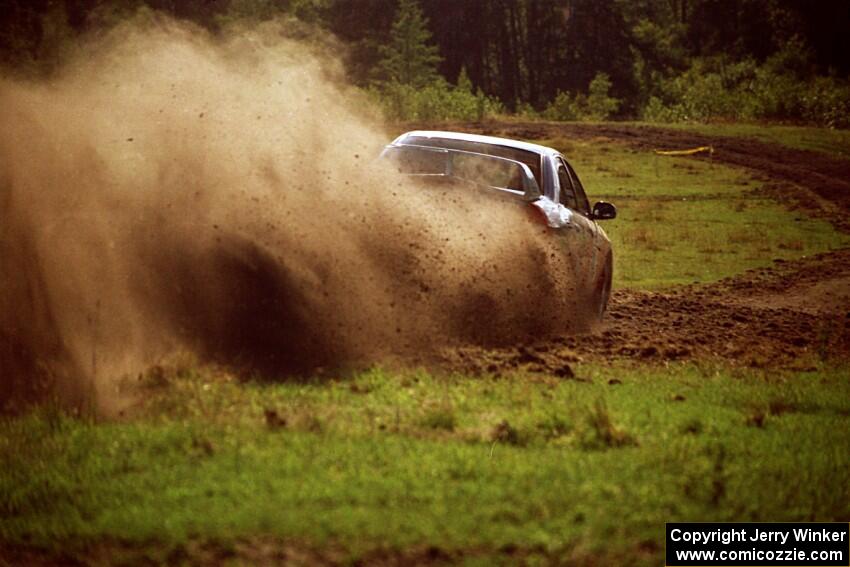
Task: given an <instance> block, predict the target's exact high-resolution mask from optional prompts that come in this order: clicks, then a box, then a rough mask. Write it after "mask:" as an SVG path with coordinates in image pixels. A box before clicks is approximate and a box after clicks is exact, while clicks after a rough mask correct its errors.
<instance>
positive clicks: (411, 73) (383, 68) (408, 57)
mask: <svg viewBox="0 0 850 567" xmlns="http://www.w3.org/2000/svg"><path fill="white" fill-rule="evenodd" d="M430 41H431V32H430V31H429V30H428V20H427V19H426V18H425V16H424V15H423V14H422V9H421V8H420V7H419V4H418V2H417V1H416V0H400V2H399V5H398V11H397V12H396V18H395V21H394V22H393V25H392V30H391V31H390V43H389V45H386V46H383V47H382V48H381V56H382V59H381V61H380V63H379V64H378V71H379V73H380V75H381V78H382V79H383V80H385V81H387V82H391V83H397V84H401V85H408V86H411V87H415V88H419V87H423V86H425V85H428V84H430V83H433V82H434V80H435V79H436V78H437V64H438V63H439V62H440V56H439V54H438V50H437V47H436V46H434V45H430V43H429V42H430Z"/></svg>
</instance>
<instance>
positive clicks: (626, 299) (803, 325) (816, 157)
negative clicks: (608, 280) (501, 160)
mask: <svg viewBox="0 0 850 567" xmlns="http://www.w3.org/2000/svg"><path fill="white" fill-rule="evenodd" d="M443 128H446V129H450V128H455V129H458V130H465V131H471V132H478V133H484V134H489V135H497V136H505V137H512V138H524V139H546V138H555V137H560V138H567V139H569V138H594V139H600V140H604V139H610V140H616V141H618V142H625V143H627V144H630V145H632V146H635V147H638V148H642V149H647V150H650V149H654V148H665V149H683V148H688V147H694V146H703V145H712V146H713V147H714V148H715V153H714V156H713V159H715V160H717V161H719V162H722V163H727V164H729V165H733V166H737V167H746V168H749V169H751V170H753V171H755V172H756V174H757V175H759V176H760V177H761V178H762V179H764V180H765V181H768V183H767V185H766V186H765V187H766V188H765V189H764V191H765V193H766V194H767V195H769V196H771V197H773V198H776V199H778V200H779V201H780V202H782V203H784V204H786V205H787V206H790V207H792V208H795V209H803V210H804V211H805V212H807V213H809V214H813V215H816V216H820V217H823V218H826V219H827V220H829V221H830V222H832V223H833V224H834V226H836V228H838V229H839V230H844V231H847V230H850V215H848V212H850V181H848V180H850V175H848V174H850V162H848V161H846V160H842V159H839V158H834V157H831V156H828V155H825V154H820V153H817V152H811V151H804V150H795V149H789V148H786V147H782V146H778V145H773V144H767V143H764V142H760V141H757V140H753V139H748V138H730V137H723V138H716V137H707V136H702V135H699V134H694V133H690V132H680V131H676V130H667V129H663V128H655V127H648V126H625V125H623V126H620V125H584V124H566V125H565V124H551V123H497V124H457V125H451V126H449V127H446V126H443ZM703 159H705V158H703ZM848 354H850V250H839V251H835V252H831V253H826V254H821V255H818V256H815V257H810V258H804V259H801V260H798V261H794V262H786V261H782V260H777V261H776V262H775V264H774V265H773V266H772V267H769V268H766V269H760V270H751V271H748V272H745V273H743V274H740V275H738V276H735V277H732V278H728V279H725V280H722V281H719V282H716V283H712V284H707V285H692V286H685V287H680V288H674V289H672V290H669V291H664V292H650V291H637V290H615V291H614V293H613V296H612V299H611V303H610V305H609V312H608V314H607V316H606V321H605V323H604V324H603V325H602V327H601V328H600V329H599V330H598V331H597V332H595V333H593V334H589V335H579V336H562V337H557V338H555V339H554V340H547V341H543V342H539V343H533V342H532V343H529V344H525V345H522V346H519V347H514V348H508V349H499V350H495V351H494V350H492V349H491V350H484V349H476V348H472V349H462V350H453V351H451V352H448V353H446V355H445V360H444V363H445V364H447V365H448V366H449V367H450V368H456V369H460V370H463V371H467V372H479V373H493V374H498V373H501V372H510V371H515V370H522V371H530V372H538V371H539V372H545V373H549V374H555V375H556V376H561V377H564V378H571V377H572V376H573V375H572V372H571V370H570V368H569V364H570V363H571V362H574V361H575V360H577V359H586V360H597V361H605V360H611V359H614V358H628V359H636V360H642V361H643V360H645V361H659V362H663V361H671V360H687V359H695V358H699V359H706V358H708V359H717V360H723V361H726V362H729V363H732V364H738V365H745V366H755V367H765V366H767V367H790V368H798V369H801V368H808V367H812V365H814V364H815V363H817V361H819V360H825V359H839V360H847V357H848Z"/></svg>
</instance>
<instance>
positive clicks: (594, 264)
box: [564, 160, 605, 276]
mask: <svg viewBox="0 0 850 567" xmlns="http://www.w3.org/2000/svg"><path fill="white" fill-rule="evenodd" d="M564 163H565V164H566V166H567V172H568V173H569V174H570V180H571V181H572V182H573V190H574V191H575V194H576V200H577V201H578V206H579V212H580V214H581V215H582V217H583V218H584V220H585V221H586V222H587V224H588V226H589V227H590V232H591V234H592V235H593V238H592V242H593V246H592V248H591V266H590V272H589V273H590V275H591V276H592V275H593V274H596V273H597V272H598V270H599V262H600V261H601V260H602V257H603V250H602V249H603V241H604V240H605V239H604V237H603V233H600V229H599V225H598V224H596V221H595V220H593V215H592V214H591V211H592V209H591V207H590V200H589V199H588V198H587V193H585V191H584V186H583V185H582V184H581V180H580V179H579V177H578V175H576V172H575V170H574V169H573V167H572V166H571V165H570V163H569V162H568V161H566V160H564Z"/></svg>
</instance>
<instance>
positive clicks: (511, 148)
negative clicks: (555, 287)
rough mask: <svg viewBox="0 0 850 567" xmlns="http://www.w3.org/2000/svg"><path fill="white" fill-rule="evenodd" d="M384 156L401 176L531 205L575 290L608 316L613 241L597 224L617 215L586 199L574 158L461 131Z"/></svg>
mask: <svg viewBox="0 0 850 567" xmlns="http://www.w3.org/2000/svg"><path fill="white" fill-rule="evenodd" d="M382 157H383V158H386V159H389V160H391V161H393V163H394V164H395V165H396V166H397V168H398V171H400V172H401V173H405V174H408V175H415V176H419V177H431V178H437V179H448V180H459V181H461V182H465V183H470V184H474V185H477V186H479V187H484V188H486V189H487V190H488V191H492V192H493V194H496V195H498V196H501V197H505V198H508V199H512V200H515V201H516V202H517V204H518V205H521V206H525V207H530V209H529V210H530V211H531V212H532V213H533V214H532V215H531V218H533V219H536V220H537V221H538V222H540V223H541V224H544V225H545V226H546V227H548V229H547V232H548V233H549V234H550V236H551V237H552V238H557V239H560V240H561V244H562V246H560V247H559V248H560V249H562V250H564V251H565V253H566V254H568V255H569V260H570V263H571V265H572V266H573V269H574V271H575V278H576V281H577V283H578V286H577V290H576V292H577V293H578V294H580V296H581V297H582V300H584V301H589V302H591V303H592V305H591V308H592V309H591V310H592V311H593V312H594V313H596V314H597V316H598V317H600V318H601V317H602V315H603V314H604V312H605V308H606V306H607V303H608V299H609V296H610V293H611V278H612V275H613V267H614V266H613V253H612V250H611V242H610V240H609V239H608V236H607V235H606V234H605V231H604V230H603V229H602V227H601V226H599V224H598V222H597V221H600V220H605V219H612V218H614V217H615V216H616V214H617V213H616V209H615V208H614V206H613V205H611V204H610V203H606V202H604V201H599V202H597V203H596V204H595V205H593V207H591V206H590V202H589V201H588V198H587V194H586V193H585V191H584V187H583V186H582V184H581V181H580V180H579V178H578V176H577V175H576V173H575V171H574V170H573V168H572V166H571V165H570V164H569V162H568V161H567V159H566V158H565V157H564V156H563V155H562V154H561V153H560V152H558V151H557V150H554V149H552V148H549V147H546V146H541V145H538V144H531V143H526V142H520V141H517V140H510V139H506V138H496V137H491V136H479V135H474V134H464V133H459V132H440V131H413V132H407V133H405V134H402V135H401V136H399V137H398V138H396V139H395V140H394V141H393V142H392V143H391V144H390V145H388V146H387V147H386V148H385V149H384V152H383V154H382Z"/></svg>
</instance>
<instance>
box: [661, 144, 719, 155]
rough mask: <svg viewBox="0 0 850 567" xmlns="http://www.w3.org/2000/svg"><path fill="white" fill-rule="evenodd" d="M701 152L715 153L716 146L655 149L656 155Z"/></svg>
mask: <svg viewBox="0 0 850 567" xmlns="http://www.w3.org/2000/svg"><path fill="white" fill-rule="evenodd" d="M701 152H708V153H710V154H713V153H714V147H713V146H700V147H698V148H693V149H690V150H655V153H656V155H659V156H690V155H694V154H698V153H701Z"/></svg>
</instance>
